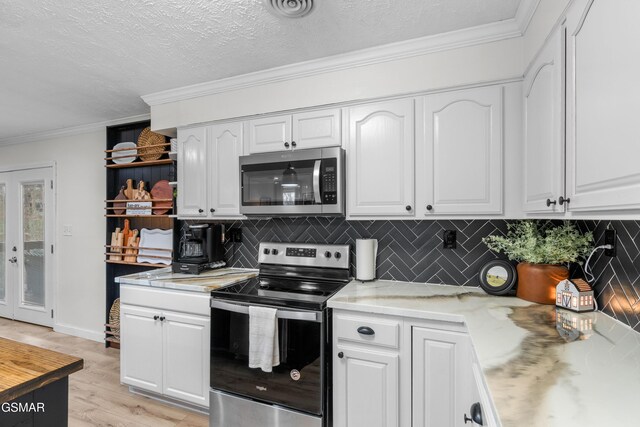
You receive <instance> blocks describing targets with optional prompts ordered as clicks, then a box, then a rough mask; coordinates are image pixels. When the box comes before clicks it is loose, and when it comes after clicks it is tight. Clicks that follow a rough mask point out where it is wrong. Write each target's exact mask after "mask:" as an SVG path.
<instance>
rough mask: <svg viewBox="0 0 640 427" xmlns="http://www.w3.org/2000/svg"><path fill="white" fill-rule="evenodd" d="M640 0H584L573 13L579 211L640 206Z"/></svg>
mask: <svg viewBox="0 0 640 427" xmlns="http://www.w3.org/2000/svg"><path fill="white" fill-rule="evenodd" d="M638 16H640V2H638V1H637V0H618V1H614V2H612V1H605V0H595V1H594V0H577V1H575V2H574V3H573V4H572V6H571V8H570V9H569V11H568V13H567V21H566V27H567V197H568V198H569V199H570V203H569V210H571V211H616V210H624V209H640V163H639V162H638V159H639V158H640V137H639V136H638V112H639V111H640V85H639V84H638V76H640V56H639V55H638V39H639V38H640V27H639V26H638Z"/></svg>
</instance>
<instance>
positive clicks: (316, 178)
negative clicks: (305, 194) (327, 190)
mask: <svg viewBox="0 0 640 427" xmlns="http://www.w3.org/2000/svg"><path fill="white" fill-rule="evenodd" d="M321 164H322V160H316V163H315V164H314V165H313V197H314V199H315V202H316V203H317V204H321V203H322V197H321V195H320V165H321Z"/></svg>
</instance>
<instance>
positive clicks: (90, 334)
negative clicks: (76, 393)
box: [53, 323, 104, 342]
mask: <svg viewBox="0 0 640 427" xmlns="http://www.w3.org/2000/svg"><path fill="white" fill-rule="evenodd" d="M53 330H54V332H59V333H61V334H66V335H72V336H74V337H79V338H84V339H88V340H91V341H97V342H104V332H102V331H92V330H89V329H83V328H77V327H75V326H70V325H64V324H60V323H56V324H54V325H53Z"/></svg>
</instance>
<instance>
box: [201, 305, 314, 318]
mask: <svg viewBox="0 0 640 427" xmlns="http://www.w3.org/2000/svg"><path fill="white" fill-rule="evenodd" d="M210 305H211V308H218V309H220V310H225V311H232V312H234V313H240V314H249V306H248V305H240V304H231V303H228V302H223V301H219V300H215V299H212V300H211V303H210ZM276 317H278V319H288V320H303V321H307V322H321V321H322V316H321V313H318V312H315V311H292V310H278V312H277V314H276Z"/></svg>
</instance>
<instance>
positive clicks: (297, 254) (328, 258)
mask: <svg viewBox="0 0 640 427" xmlns="http://www.w3.org/2000/svg"><path fill="white" fill-rule="evenodd" d="M350 256H351V253H350V250H349V245H321V244H315V243H280V242H262V243H260V247H259V252H258V262H259V263H260V264H278V265H292V266H295V265H302V266H307V267H328V268H349V266H350V262H349V261H350Z"/></svg>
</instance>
